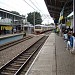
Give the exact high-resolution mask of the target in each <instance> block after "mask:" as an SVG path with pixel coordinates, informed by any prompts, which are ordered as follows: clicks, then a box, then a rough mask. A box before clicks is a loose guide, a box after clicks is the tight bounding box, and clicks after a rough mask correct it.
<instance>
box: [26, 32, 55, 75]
mask: <svg viewBox="0 0 75 75" xmlns="http://www.w3.org/2000/svg"><path fill="white" fill-rule="evenodd" d="M55 69H56V67H55V34H54V33H51V34H50V35H49V37H48V39H47V40H46V42H45V43H44V45H43V47H42V48H41V50H40V52H39V53H38V55H37V56H36V58H35V60H34V61H33V63H32V65H31V66H30V68H29V69H28V71H27V72H26V74H25V75H56V72H55Z"/></svg>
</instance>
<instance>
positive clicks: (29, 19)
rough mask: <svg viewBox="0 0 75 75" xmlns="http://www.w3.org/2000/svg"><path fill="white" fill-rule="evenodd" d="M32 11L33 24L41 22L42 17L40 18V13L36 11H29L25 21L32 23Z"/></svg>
mask: <svg viewBox="0 0 75 75" xmlns="http://www.w3.org/2000/svg"><path fill="white" fill-rule="evenodd" d="M34 13H35V25H36V24H41V22H42V18H41V15H40V13H38V12H32V13H29V14H28V17H27V21H28V22H30V23H31V24H33V25H34Z"/></svg>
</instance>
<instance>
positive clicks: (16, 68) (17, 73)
mask: <svg viewBox="0 0 75 75" xmlns="http://www.w3.org/2000/svg"><path fill="white" fill-rule="evenodd" d="M47 37H48V36H44V37H42V38H41V39H40V40H38V41H37V42H36V43H34V44H33V45H32V46H30V47H29V48H28V49H26V50H25V51H23V52H22V53H21V54H18V55H17V56H16V57H14V58H13V59H12V60H10V61H9V62H7V63H6V64H5V65H4V66H2V67H1V68H0V75H24V74H25V72H26V71H27V69H28V67H29V65H27V64H28V63H29V61H30V62H31V58H32V57H33V56H34V55H35V53H36V52H37V51H38V50H39V48H41V46H42V45H43V43H44V42H45V40H46V39H47ZM32 59H33V58H32Z"/></svg>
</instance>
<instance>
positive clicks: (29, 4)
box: [23, 0, 36, 10]
mask: <svg viewBox="0 0 75 75" xmlns="http://www.w3.org/2000/svg"><path fill="white" fill-rule="evenodd" d="M23 1H24V2H25V3H27V4H28V5H29V6H30V7H31V8H33V7H32V6H31V5H30V4H29V3H28V2H27V1H26V0H23ZM33 9H34V10H36V9H35V8H33Z"/></svg>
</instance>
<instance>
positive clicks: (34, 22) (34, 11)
mask: <svg viewBox="0 0 75 75" xmlns="http://www.w3.org/2000/svg"><path fill="white" fill-rule="evenodd" d="M34 26H35V11H34Z"/></svg>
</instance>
